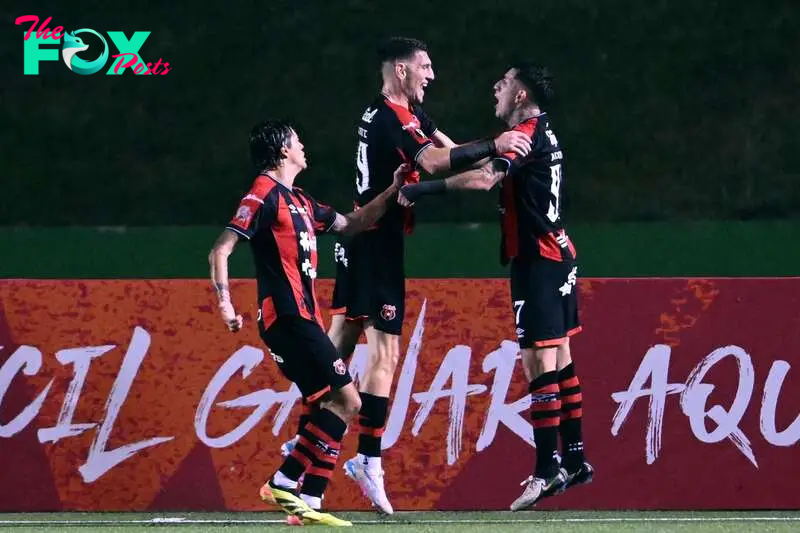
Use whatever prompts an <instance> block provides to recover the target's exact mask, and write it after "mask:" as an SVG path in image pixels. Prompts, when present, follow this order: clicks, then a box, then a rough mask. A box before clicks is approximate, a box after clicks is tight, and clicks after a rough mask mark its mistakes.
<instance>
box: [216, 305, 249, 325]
mask: <svg viewBox="0 0 800 533" xmlns="http://www.w3.org/2000/svg"><path fill="white" fill-rule="evenodd" d="M219 313H220V315H221V316H222V321H223V322H225V325H226V326H228V331H234V332H236V331H239V330H240V329H242V324H243V323H244V319H243V318H242V315H237V314H236V311H235V310H234V309H233V304H232V303H231V302H230V301H228V300H225V301H222V302H220V303H219Z"/></svg>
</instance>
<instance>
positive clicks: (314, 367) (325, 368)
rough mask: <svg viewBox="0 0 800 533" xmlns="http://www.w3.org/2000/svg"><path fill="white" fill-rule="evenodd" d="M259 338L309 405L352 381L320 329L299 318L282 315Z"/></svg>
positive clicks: (261, 330)
mask: <svg viewBox="0 0 800 533" xmlns="http://www.w3.org/2000/svg"><path fill="white" fill-rule="evenodd" d="M258 329H259V332H260V333H261V339H262V340H263V341H264V344H266V345H267V347H268V348H269V350H270V352H272V353H271V355H272V359H273V360H274V361H275V362H276V363H277V364H278V368H280V370H281V373H282V374H283V375H284V376H286V378H287V379H288V380H290V381H292V382H293V383H295V384H296V385H297V388H299V389H300V392H301V393H302V394H303V398H305V399H306V400H307V401H308V402H315V401H317V400H319V399H320V398H322V397H323V396H324V395H325V393H327V392H328V391H331V390H339V389H341V388H342V387H344V386H345V385H347V384H348V383H350V382H352V378H351V377H350V372H348V370H347V366H346V365H345V364H344V361H342V358H341V357H339V353H338V352H337V351H336V347H335V346H334V345H333V343H332V342H331V340H330V339H329V338H328V336H327V335H326V334H325V331H324V330H323V329H322V327H321V326H320V325H319V324H317V323H316V322H313V321H311V320H307V319H305V318H302V317H299V316H281V317H278V318H277V319H276V320H275V322H273V323H272V324H271V325H270V326H269V328H267V329H266V330H264V326H263V323H262V322H261V321H260V320H259V322H258Z"/></svg>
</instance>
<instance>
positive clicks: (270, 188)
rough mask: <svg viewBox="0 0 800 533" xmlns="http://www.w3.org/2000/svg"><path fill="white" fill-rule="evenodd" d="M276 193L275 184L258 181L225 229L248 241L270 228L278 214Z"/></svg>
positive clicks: (264, 180) (262, 180)
mask: <svg viewBox="0 0 800 533" xmlns="http://www.w3.org/2000/svg"><path fill="white" fill-rule="evenodd" d="M276 192H277V191H276V190H275V186H274V184H270V183H269V182H268V181H266V179H262V178H259V179H257V180H256V181H255V183H253V186H252V187H251V188H250V190H249V191H248V192H247V194H246V195H245V196H244V197H243V198H242V200H241V201H240V202H239V207H238V208H237V209H236V214H234V215H233V218H232V219H231V221H230V222H229V223H228V225H227V226H225V227H226V228H227V229H229V230H231V231H234V232H235V233H237V234H239V235H240V236H242V237H244V238H245V239H248V240H250V239H251V238H253V236H254V235H255V234H256V233H257V232H258V230H259V229H262V228H268V227H269V226H270V225H271V224H272V222H273V221H274V220H275V216H276V214H277V212H278V209H277V207H278V206H277V195H276V194H275V193H276Z"/></svg>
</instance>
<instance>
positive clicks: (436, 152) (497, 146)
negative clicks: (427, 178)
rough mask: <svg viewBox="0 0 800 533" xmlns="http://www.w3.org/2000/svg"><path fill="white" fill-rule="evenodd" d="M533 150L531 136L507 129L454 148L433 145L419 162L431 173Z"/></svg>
mask: <svg viewBox="0 0 800 533" xmlns="http://www.w3.org/2000/svg"><path fill="white" fill-rule="evenodd" d="M530 151H531V138H530V135H527V134H525V133H523V132H519V131H514V130H511V131H506V132H503V133H501V134H500V135H498V136H497V137H495V138H494V139H489V140H486V141H476V142H472V143H468V144H462V145H460V146H455V147H452V148H439V147H436V146H431V147H429V148H427V149H425V150H423V151H422V152H421V153H420V155H419V157H418V160H417V163H419V165H420V166H421V167H422V168H423V169H424V170H425V172H427V173H429V174H438V173H441V172H445V171H447V170H459V169H463V168H466V167H468V166H470V165H472V164H474V163H476V162H477V161H480V160H481V159H484V158H486V157H491V156H494V155H499V154H504V153H508V152H513V153H515V154H517V155H519V156H521V157H525V156H526V155H528V152H530Z"/></svg>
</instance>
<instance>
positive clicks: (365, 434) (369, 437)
mask: <svg viewBox="0 0 800 533" xmlns="http://www.w3.org/2000/svg"><path fill="white" fill-rule="evenodd" d="M360 395H361V411H360V412H359V416H358V421H359V430H358V431H359V434H358V453H360V454H361V455H363V456H365V457H380V456H381V436H382V435H383V428H384V426H385V425H386V416H387V414H388V412H389V398H384V397H382V396H375V395H373V394H370V393H368V392H362V393H360Z"/></svg>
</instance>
